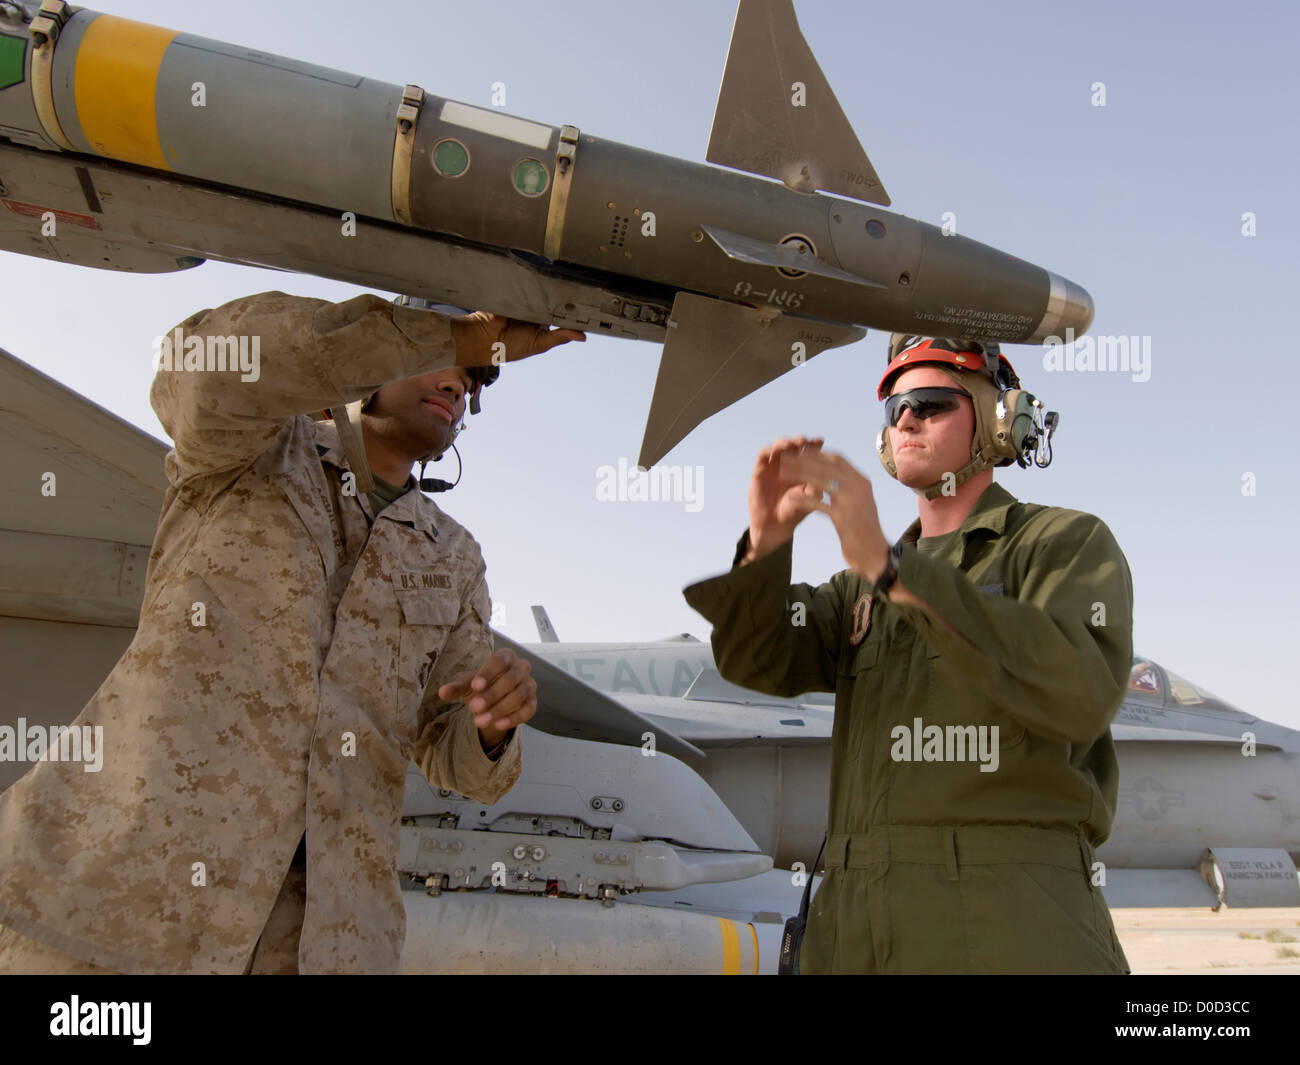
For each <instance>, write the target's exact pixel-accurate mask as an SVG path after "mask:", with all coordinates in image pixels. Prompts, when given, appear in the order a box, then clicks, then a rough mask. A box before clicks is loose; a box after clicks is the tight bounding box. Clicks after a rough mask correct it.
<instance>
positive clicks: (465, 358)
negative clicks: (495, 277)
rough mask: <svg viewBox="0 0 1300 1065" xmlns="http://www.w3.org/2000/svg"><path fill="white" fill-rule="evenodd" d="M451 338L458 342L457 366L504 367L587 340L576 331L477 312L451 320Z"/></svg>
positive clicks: (582, 334) (585, 335)
mask: <svg viewBox="0 0 1300 1065" xmlns="http://www.w3.org/2000/svg"><path fill="white" fill-rule="evenodd" d="M451 336H452V339H453V340H454V341H455V342H456V365H457V366H500V365H501V364H502V363H503V362H514V361H515V360H516V359H526V358H528V356H529V355H537V354H539V353H540V352H543V351H550V350H551V348H553V347H556V346H558V345H560V344H567V343H568V342H569V341H570V340H586V339H587V334H586V333H581V332H579V331H578V330H576V329H555V330H552V329H551V327H550V326H546V325H534V324H533V323H532V322H520V321H517V320H516V319H514V318H502V317H501V316H500V315H496V314H487V313H486V312H484V311H475V312H474V313H473V314H466V315H459V316H456V317H453V318H452V319H451Z"/></svg>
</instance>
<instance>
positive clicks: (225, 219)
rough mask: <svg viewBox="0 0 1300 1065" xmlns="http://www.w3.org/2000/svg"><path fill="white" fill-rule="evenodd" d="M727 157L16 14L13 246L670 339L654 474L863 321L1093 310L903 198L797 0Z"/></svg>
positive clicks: (1060, 323) (5, 132) (101, 22)
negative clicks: (915, 211)
mask: <svg viewBox="0 0 1300 1065" xmlns="http://www.w3.org/2000/svg"><path fill="white" fill-rule="evenodd" d="M705 157H706V159H707V160H708V162H709V163H712V164H716V165H714V166H708V165H703V164H700V163H693V162H688V161H685V160H681V159H673V158H670V157H668V156H663V155H659V154H656V153H654V152H648V151H644V150H642V149H639V148H635V147H631V146H629V145H624V144H618V143H616V142H614V141H609V140H604V139H601V138H598V137H595V136H592V135H590V134H588V133H585V132H582V131H580V130H578V129H577V128H575V127H573V126H570V125H559V126H556V125H550V124H546V123H541V122H535V121H531V120H527V119H523V118H518V117H515V116H511V115H507V114H504V113H503V112H501V111H498V110H493V109H484V108H480V107H474V106H471V105H469V104H464V103H459V102H457V101H454V100H448V99H444V98H442V97H439V96H434V95H432V94H430V93H427V92H425V91H424V90H423V89H421V88H420V87H418V86H416V85H405V86H403V85H398V84H395V83H394V84H389V83H386V82H380V81H375V80H371V79H369V78H361V77H357V76H354V75H351V74H347V73H344V72H342V71H336V70H328V69H325V68H323V67H319V66H313V65H310V64H307V63H303V62H299V61H297V60H293V59H287V58H283V57H280V56H274V55H268V54H267V53H265V52H262V51H260V50H256V49H253V48H246V47H241V46H237V45H231V44H225V43H222V42H220V41H213V40H208V39H205V38H201V37H196V36H193V35H190V34H185V33H177V32H175V31H172V30H166V29H160V28H158V27H155V26H148V25H145V24H143V23H138V22H133V21H130V20H127V19H123V18H118V17H116V16H113V15H109V14H100V13H98V12H95V11H90V10H87V9H84V8H78V9H73V8H71V7H69V6H68V5H67V4H66V3H64V2H63V0H44V2H43V3H42V4H41V6H40V8H39V10H38V9H37V8H36V6H35V0H22V2H19V0H8V2H7V3H5V4H3V5H0V205H3V207H4V210H0V250H7V251H13V252H18V253H21V254H26V255H34V256H38V257H42V258H46V259H52V260H56V261H60V262H65V263H69V264H73V265H80V266H93V267H96V268H100V269H111V270H124V271H128V272H135V273H159V272H165V271H174V270H184V269H191V268H194V267H196V266H198V265H199V264H200V263H202V262H203V261H204V260H205V259H217V260H222V261H225V262H232V263H243V264H247V265H253V266H262V267H270V268H274V269H280V270H292V271H298V272H303V273H310V274H316V275H318V276H321V277H329V278H335V279H338V280H342V281H348V282H353V283H356V284H358V285H362V286H365V287H367V288H372V289H373V288H378V289H383V290H388V291H392V292H400V293H405V294H409V295H414V296H418V297H422V298H426V299H429V300H432V301H434V302H436V303H442V304H450V305H453V306H458V307H473V308H477V309H481V310H486V311H492V312H495V313H498V314H505V315H509V316H511V317H514V318H521V319H525V320H527V321H532V322H537V323H549V324H554V325H557V326H567V327H572V328H577V329H584V330H588V331H593V332H597V333H603V334H607V335H610V336H618V337H627V338H636V339H643V340H651V341H655V342H659V343H663V344H664V351H663V356H662V359H661V362H660V368H659V376H658V380H657V383H656V386H655V391H654V397H653V400H652V402H651V406H650V411H649V415H648V418H647V423H646V429H645V434H644V438H643V442H642V446H641V452H640V459H639V462H640V465H641V466H643V467H648V466H650V465H652V464H653V463H655V462H657V461H658V460H659V459H660V458H662V457H663V456H664V455H665V454H666V453H667V452H668V451H669V449H671V448H672V447H673V446H675V445H676V444H677V443H678V442H679V441H681V440H682V439H683V438H684V437H685V436H686V435H687V434H688V433H689V432H690V431H691V430H692V429H693V428H695V426H697V425H699V424H700V422H702V421H704V420H705V419H706V418H708V417H710V416H711V415H713V414H714V413H716V412H717V411H719V410H721V409H723V408H724V407H726V406H728V405H730V404H732V403H734V402H736V401H737V400H739V399H741V398H743V397H744V396H746V395H748V394H749V393H751V392H753V391H754V390H755V389H757V388H759V387H761V386H762V385H764V384H766V383H767V382H769V381H771V380H773V379H775V378H776V377H779V376H780V375H782V374H784V373H787V372H789V371H790V370H792V369H793V368H795V367H796V366H799V365H801V364H802V363H803V362H805V361H807V359H809V358H812V357H814V356H815V355H817V354H819V353H820V352H822V351H824V350H826V349H828V348H832V347H836V346H839V345H842V344H847V343H851V342H853V341H855V340H858V339H861V338H862V337H863V336H864V335H865V331H866V328H867V327H873V328H878V329H884V330H894V331H899V332H908V333H921V334H928V335H938V336H972V337H981V338H986V339H991V340H1002V341H1013V342H1014V341H1019V342H1028V343H1033V342H1038V341H1042V340H1045V339H1046V338H1048V337H1050V336H1057V337H1060V336H1065V335H1067V330H1071V329H1072V330H1073V331H1074V335H1076V336H1078V335H1082V334H1083V333H1084V332H1086V331H1087V329H1088V326H1089V324H1090V323H1091V321H1092V315H1093V305H1092V299H1091V297H1090V296H1089V295H1088V293H1087V292H1086V291H1085V290H1084V289H1082V288H1081V287H1080V286H1078V285H1076V284H1074V283H1073V282H1071V281H1068V280H1066V279H1065V278H1063V277H1061V276H1059V275H1057V274H1054V273H1051V272H1049V271H1047V270H1045V269H1042V268H1041V267H1038V266H1035V265H1033V264H1031V263H1027V262H1024V261H1023V260H1020V259H1017V258H1015V257H1013V256H1011V255H1007V254H1006V253H1004V252H1001V251H998V250H997V249H995V248H992V247H989V246H987V245H984V244H980V243H977V242H976V241H973V240H970V239H968V238H966V237H963V236H957V235H955V234H947V233H945V232H944V231H943V230H941V229H939V228H937V227H935V226H932V225H928V224H926V223H923V222H918V221H915V220H913V219H910V218H907V217H904V216H902V215H898V214H894V213H891V212H890V211H887V210H885V209H884V208H885V207H886V206H888V205H889V203H890V199H889V197H888V195H886V193H885V189H884V186H883V184H882V182H881V180H880V178H879V176H878V175H877V173H876V170H875V168H874V167H873V166H872V164H871V161H870V160H869V159H868V158H867V155H866V153H865V152H864V151H863V149H862V146H861V144H860V142H859V141H858V138H857V136H856V134H855V133H854V132H853V129H852V128H851V126H850V125H849V123H848V120H847V119H846V118H845V116H844V112H843V110H842V109H841V107H840V105H839V102H838V101H837V100H836V98H835V95H834V93H833V92H832V91H831V88H830V86H829V84H828V83H827V81H826V78H825V76H824V75H823V74H822V71H821V68H820V67H819V66H818V64H817V60H816V59H815V58H814V56H813V54H812V51H811V50H810V48H809V47H808V44H807V42H806V41H805V40H804V38H803V36H802V34H801V33H800V30H799V26H798V23H797V21H796V19H795V14H794V7H793V4H792V3H791V2H790V0H741V3H740V5H739V8H738V10H737V15H736V22H735V27H734V30H733V34H732V39H731V46H730V50H729V52H728V54H727V57H726V66H725V71H724V74H723V79H722V85H721V89H720V91H719V95H718V101H717V107H716V111H715V114H714V120H713V129H712V133H711V136H710V138H709V144H708V149H707V152H706V156H705ZM724 168H726V169H724Z"/></svg>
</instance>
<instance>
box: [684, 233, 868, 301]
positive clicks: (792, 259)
mask: <svg viewBox="0 0 1300 1065" xmlns="http://www.w3.org/2000/svg"><path fill="white" fill-rule="evenodd" d="M700 228H701V229H703V230H704V232H706V233H707V234H708V235H709V236H710V237H712V238H713V243H715V244H716V245H717V246H718V247H719V248H721V249H722V250H723V251H724V252H726V253H727V257H728V258H731V259H735V260H736V261H737V262H742V263H753V264H754V265H756V266H775V267H777V268H778V269H781V270H801V271H803V272H804V273H806V274H817V275H818V276H819V277H831V278H834V279H835V280H837V281H849V282H851V283H852V284H855V285H866V286H867V287H868V288H887V287H888V286H887V285H882V284H881V283H880V282H879V281H871V280H869V279H868V278H865V277H859V276H858V275H857V274H851V273H849V272H848V271H847V270H841V269H840V268H839V267H837V266H831V264H830V263H828V262H826V261H825V260H823V259H819V258H817V256H815V255H812V254H809V252H808V251H807V250H804V251H800V250H799V247H798V246H795V245H791V244H772V243H771V242H770V241H766V240H758V239H757V238H755V237H747V236H745V235H744V234H742V233H732V232H730V231H728V230H726V229H719V228H718V227H717V226H701V227H700ZM804 247H805V248H806V246H804Z"/></svg>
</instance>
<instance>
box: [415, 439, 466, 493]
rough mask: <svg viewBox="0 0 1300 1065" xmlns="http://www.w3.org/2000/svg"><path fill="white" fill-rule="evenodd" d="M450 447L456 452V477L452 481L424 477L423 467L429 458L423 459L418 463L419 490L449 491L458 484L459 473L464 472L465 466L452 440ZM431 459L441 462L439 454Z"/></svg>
mask: <svg viewBox="0 0 1300 1065" xmlns="http://www.w3.org/2000/svg"><path fill="white" fill-rule="evenodd" d="M451 449H452V451H455V452H456V479H455V480H454V481H442V480H439V479H438V478H437V477H426V476H425V475H424V468H425V466H427V465H428V464H429V460H428V459H425V460H424V461H423V462H421V463H420V491H421V492H450V491H451V490H452V489H453V488H455V487H456V485H458V484H460V475H461V474H462V473H463V472H464V470H465V467H464V465H463V464H462V463H461V461H460V452H459V451H458V450H457V449H456V444H455V443H454V442H453V443H452V445H451ZM433 461H434V462H441V461H442V456H441V455H439V456H438V457H437V458H436V459H434V460H433Z"/></svg>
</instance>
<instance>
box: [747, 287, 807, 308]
mask: <svg viewBox="0 0 1300 1065" xmlns="http://www.w3.org/2000/svg"><path fill="white" fill-rule="evenodd" d="M732 292H733V293H734V294H735V295H737V296H739V297H740V298H741V299H742V300H747V299H760V300H766V301H767V302H768V303H775V304H776V305H777V306H778V307H788V308H789V309H790V310H794V309H795V308H796V307H798V306H799V305H800V304H802V303H803V293H802V292H791V291H790V290H789V289H788V288H774V289H772V290H771V291H770V292H768V291H765V290H763V289H761V288H755V287H754V286H753V285H751V284H750V283H749V282H748V281H737V282H736V287H735V288H734V289H733V290H732Z"/></svg>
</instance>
